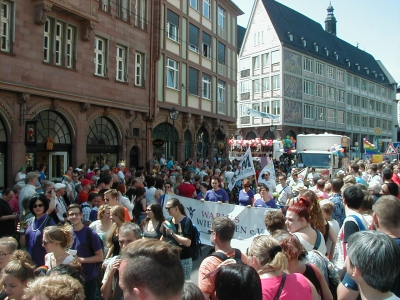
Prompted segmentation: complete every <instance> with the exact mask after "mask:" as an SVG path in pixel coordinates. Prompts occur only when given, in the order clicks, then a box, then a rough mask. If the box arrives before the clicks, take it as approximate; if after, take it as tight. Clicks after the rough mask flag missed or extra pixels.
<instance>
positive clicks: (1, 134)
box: [0, 120, 7, 142]
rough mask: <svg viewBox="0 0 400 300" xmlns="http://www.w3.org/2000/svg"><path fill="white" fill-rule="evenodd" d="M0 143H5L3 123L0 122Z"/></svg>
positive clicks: (5, 136)
mask: <svg viewBox="0 0 400 300" xmlns="http://www.w3.org/2000/svg"><path fill="white" fill-rule="evenodd" d="M0 142H7V134H6V129H5V128H4V124H3V122H2V121H1V120H0Z"/></svg>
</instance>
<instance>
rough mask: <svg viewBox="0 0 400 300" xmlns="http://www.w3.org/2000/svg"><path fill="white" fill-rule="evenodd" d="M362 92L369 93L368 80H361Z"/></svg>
mask: <svg viewBox="0 0 400 300" xmlns="http://www.w3.org/2000/svg"><path fill="white" fill-rule="evenodd" d="M361 90H362V91H364V92H366V91H367V81H366V80H364V79H363V80H361Z"/></svg>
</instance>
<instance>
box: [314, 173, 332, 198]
mask: <svg viewBox="0 0 400 300" xmlns="http://www.w3.org/2000/svg"><path fill="white" fill-rule="evenodd" d="M324 188H325V180H324V179H322V178H321V179H318V180H317V189H316V190H315V191H314V192H315V193H316V194H317V196H318V200H324V199H329V195H328V194H327V193H326V192H325V191H324Z"/></svg>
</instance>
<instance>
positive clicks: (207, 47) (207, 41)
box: [203, 31, 211, 59]
mask: <svg viewBox="0 0 400 300" xmlns="http://www.w3.org/2000/svg"><path fill="white" fill-rule="evenodd" d="M203 56H204V57H207V58H208V59H211V36H210V35H209V34H207V33H205V32H204V31H203Z"/></svg>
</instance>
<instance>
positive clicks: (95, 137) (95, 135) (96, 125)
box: [86, 116, 119, 168]
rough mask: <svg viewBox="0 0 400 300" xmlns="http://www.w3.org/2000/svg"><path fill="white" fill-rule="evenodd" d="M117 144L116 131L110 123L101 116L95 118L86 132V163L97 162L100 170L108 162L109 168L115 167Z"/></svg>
mask: <svg viewBox="0 0 400 300" xmlns="http://www.w3.org/2000/svg"><path fill="white" fill-rule="evenodd" d="M118 144H119V143H118V135H117V130H116V128H115V126H114V124H113V123H112V121H111V120H109V119H108V118H106V117H103V116H101V117H97V118H96V119H94V120H93V121H92V122H91V123H90V124H89V127H88V129H87V131H86V151H87V153H86V161H87V162H88V163H91V162H93V161H97V162H98V163H99V165H100V168H101V167H103V166H104V165H105V163H106V161H107V160H110V161H111V166H116V165H117V156H118Z"/></svg>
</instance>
